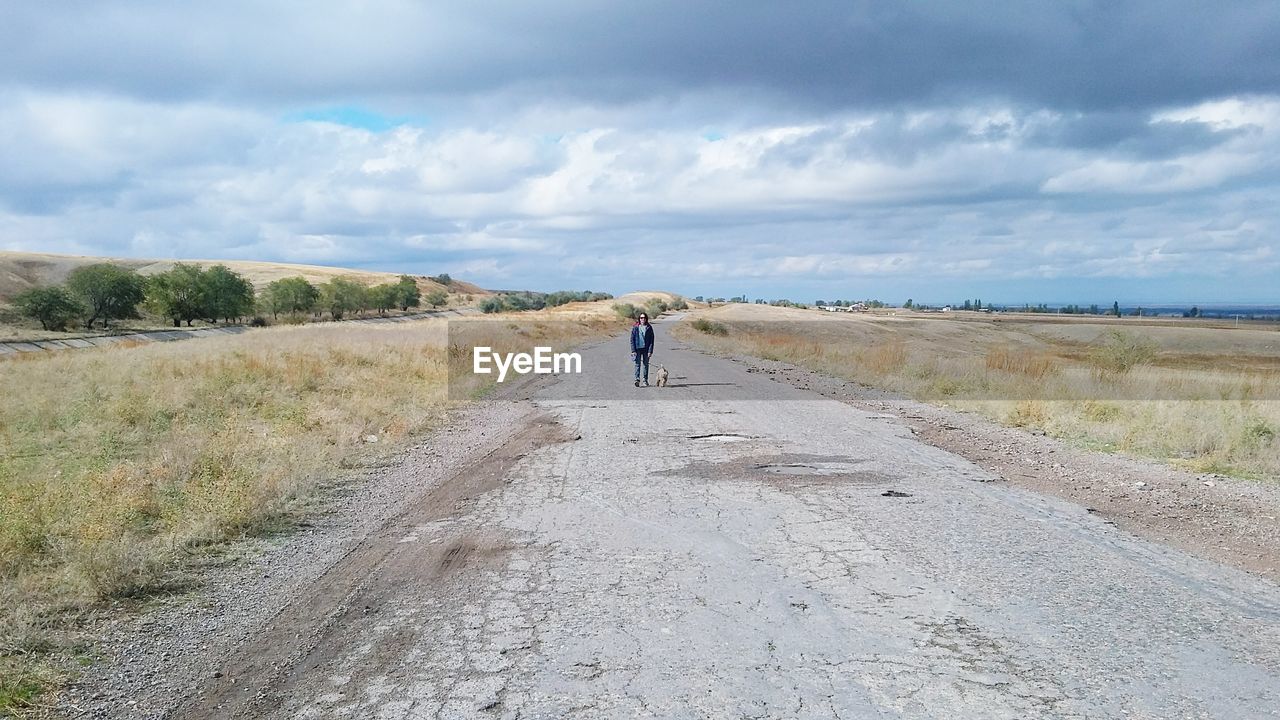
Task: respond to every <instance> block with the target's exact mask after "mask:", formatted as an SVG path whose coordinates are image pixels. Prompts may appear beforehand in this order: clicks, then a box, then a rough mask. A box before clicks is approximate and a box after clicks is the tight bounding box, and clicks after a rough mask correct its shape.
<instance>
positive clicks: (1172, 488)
mask: <svg viewBox="0 0 1280 720" xmlns="http://www.w3.org/2000/svg"><path fill="white" fill-rule="evenodd" d="M732 359H733V360H734V361H735V362H739V363H742V364H745V365H748V366H749V368H751V369H755V371H757V372H763V373H766V374H767V375H769V376H770V377H771V378H773V379H774V380H775V381H777V382H784V383H788V384H791V385H793V386H796V387H802V388H806V389H809V390H811V391H813V392H816V393H819V394H821V395H824V396H826V397H829V398H832V399H836V400H840V401H841V402H845V403H848V404H850V405H853V406H855V407H858V408H860V409H863V410H866V411H869V412H872V413H873V414H875V415H879V416H882V417H887V418H891V419H890V420H889V421H890V422H896V423H900V424H902V425H904V426H906V427H907V428H908V429H909V430H910V432H911V433H912V434H914V435H915V436H917V437H918V438H919V439H921V440H923V441H924V442H927V443H929V444H930V445H933V446H934V447H938V448H941V449H943V450H947V451H949V452H952V453H954V454H956V455H959V456H961V457H963V458H965V459H966V460H969V461H970V462H972V463H974V464H975V465H978V466H979V467H981V468H982V469H984V470H986V471H988V472H990V473H992V474H993V475H995V476H996V477H997V478H998V480H997V481H998V482H1006V483H1009V484H1011V485H1016V486H1019V487H1023V488H1027V489H1030V490H1034V491H1036V492H1040V493H1044V494H1046V495H1052V496H1055V497H1058V498H1061V499H1064V500H1068V501H1070V502H1073V503H1076V504H1079V505H1081V506H1083V508H1084V511H1086V512H1089V513H1092V514H1095V515H1098V516H1100V517H1103V518H1106V519H1107V520H1109V521H1110V522H1112V523H1114V524H1115V525H1116V526H1118V527H1120V528H1122V529H1125V530H1128V531H1129V532H1132V533H1134V534H1135V535H1139V536H1142V537H1145V538H1147V539H1150V540H1154V541H1157V542H1161V543H1165V544H1168V545H1171V546H1174V547H1178V548H1181V549H1182V550H1185V551H1187V552H1190V553H1192V554H1194V555H1198V556H1200V557H1204V558H1208V559H1211V560H1214V561H1217V562H1220V563H1223V564H1224V565H1230V566H1233V567H1236V568H1239V569H1241V570H1245V571H1247V572H1251V573H1254V574H1257V575H1260V576H1262V577H1266V578H1268V579H1270V580H1272V581H1276V582H1280V484H1277V483H1274V482H1265V481H1264V482H1257V481H1251V480H1243V479H1238V478H1230V477H1223V476H1220V475H1197V474H1195V473H1191V472H1186V471H1182V470H1179V469H1177V468H1172V467H1169V466H1167V465H1162V464H1160V463H1157V462H1154V461H1149V460H1143V459H1139V458H1132V457H1127V456H1122V455H1111V454H1106V453H1100V452H1095V451H1091V450H1087V449H1083V448H1078V447H1074V446H1071V445H1069V444H1067V443H1065V442H1063V441H1060V440H1056V439H1054V438H1050V437H1046V436H1044V435H1035V434H1032V433H1029V432H1026V431H1024V430H1019V429H1017V428H1010V427H1004V426H1001V425H997V424H995V423H993V422H991V421H989V420H986V419H985V418H982V417H979V416H977V415H972V414H969V413H961V412H957V411H954V410H949V409H947V408H942V407H937V406H932V405H927V404H925V403H920V402H916V401H913V400H906V399H902V398H899V397H895V396H893V395H892V394H890V393H886V392H884V391H881V390H876V389H873V388H868V387H865V386H861V385H857V384H855V383H851V382H847V381H844V380H840V379H838V378H832V377H828V376H825V375H820V374H818V373H814V372H810V371H808V370H804V369H801V368H797V367H795V366H792V365H788V364H786V363H781V362H774V361H769V360H760V359H756V358H747V357H735V358H732Z"/></svg>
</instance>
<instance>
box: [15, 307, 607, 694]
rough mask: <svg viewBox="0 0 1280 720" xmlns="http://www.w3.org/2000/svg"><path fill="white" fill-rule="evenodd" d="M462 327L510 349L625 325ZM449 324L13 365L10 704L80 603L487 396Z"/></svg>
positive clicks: (290, 503)
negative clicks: (455, 348) (453, 349)
mask: <svg viewBox="0 0 1280 720" xmlns="http://www.w3.org/2000/svg"><path fill="white" fill-rule="evenodd" d="M449 322H451V323H463V324H469V325H474V326H475V327H473V328H472V330H471V332H469V333H467V335H468V336H469V337H472V338H476V339H483V340H484V342H485V343H486V344H489V345H491V346H493V347H495V348H496V349H498V350H500V351H511V350H528V349H530V347H531V346H532V344H535V341H536V344H542V345H551V346H553V347H564V346H567V345H571V344H574V343H576V342H578V341H581V340H582V339H585V338H587V337H593V336H595V335H597V334H599V333H600V332H601V331H603V330H605V329H611V328H613V327H614V326H616V322H613V323H609V324H603V323H592V322H587V321H581V322H563V321H560V320H557V321H556V322H547V321H546V318H545V316H542V315H540V314H525V315H521V316H518V317H502V316H499V317H486V318H477V319H475V320H471V319H467V320H452V321H449ZM446 327H447V326H446V322H445V321H444V320H426V321H420V322H415V323H403V324H396V325H350V324H325V325H314V326H302V327H280V328H270V329H266V330H259V331H255V332H252V333H247V334H245V335H239V336H233V337H219V338H211V339H205V340H192V341H187V342H183V343H173V344H145V345H140V346H137V347H123V348H122V347H113V348H109V349H101V350H84V351H67V352H62V353H44V354H30V355H19V356H12V357H11V358H10V359H4V360H0V394H2V395H3V397H4V398H5V402H4V403H2V404H0V714H3V711H4V710H5V709H6V707H5V706H6V704H8V705H9V706H10V707H9V708H8V709H9V710H10V711H14V712H16V711H17V710H16V709H15V708H17V707H18V706H20V705H22V704H27V703H29V702H33V701H28V700H25V699H23V698H26V697H27V695H29V694H30V691H31V690H32V688H35V689H39V688H41V687H42V686H44V685H46V684H48V683H49V682H51V680H52V678H53V675H52V674H51V673H50V671H49V669H48V667H46V666H42V665H41V664H40V662H38V659H39V658H40V657H42V656H44V654H45V653H46V651H48V650H49V649H50V648H52V647H55V646H57V645H58V644H59V642H61V640H63V639H64V636H63V635H62V634H61V633H62V629H63V628H64V627H65V623H66V622H67V620H68V618H69V617H71V616H72V615H73V614H74V613H75V612H76V611H78V610H82V609H85V608H91V607H94V606H95V605H97V604H98V603H100V602H101V601H103V600H104V599H110V598H120V597H134V596H142V595H146V594H147V593H150V592H152V591H154V590H156V589H161V588H165V587H166V586H168V585H170V584H172V583H173V582H174V581H175V577H177V576H176V575H175V571H177V570H180V569H181V568H183V567H184V565H185V564H187V563H188V561H189V560H190V559H191V558H193V557H194V556H196V555H198V554H199V553H201V552H205V551H206V549H207V548H208V547H209V546H211V545H215V544H217V543H222V542H225V541H227V540H230V539H235V538H239V537H242V536H245V535H249V534H253V533H257V532H261V531H264V530H267V529H271V528H274V527H279V526H281V525H283V524H287V523H288V522H289V520H291V519H292V518H295V517H298V516H299V514H300V513H301V512H303V511H305V509H306V507H307V503H308V499H309V498H311V497H312V496H313V495H314V492H315V490H316V489H317V487H318V486H320V485H321V484H322V483H325V482H327V481H330V480H332V479H334V478H335V477H337V476H339V475H340V474H341V472H342V470H341V469H342V468H344V467H347V468H349V467H352V466H357V465H360V464H362V463H365V462H368V461H371V460H374V459H376V458H377V457H379V456H383V455H386V454H388V453H390V452H394V451H396V450H398V449H400V448H403V447H404V446H405V445H406V443H408V442H409V441H410V440H411V439H413V438H414V437H415V436H418V435H420V434H421V433H422V432H423V431H425V430H426V429H428V428H430V427H432V426H433V425H435V424H437V423H439V422H441V420H442V418H444V417H445V413H446V411H447V409H448V408H449V407H450V406H452V405H456V404H457V403H458V402H463V401H465V400H466V399H468V398H470V397H473V396H475V395H476V394H478V393H482V392H484V390H485V386H484V381H482V380H467V381H466V383H465V384H463V385H459V384H456V383H455V385H454V387H453V388H452V390H453V392H448V390H449V388H447V387H446V382H447V379H448V369H449V368H448V359H447V356H448V355H449V354H450V351H449V348H448V347H447V342H448V338H449V337H450V336H451V335H453V334H454V333H449V332H447V330H446ZM370 438H373V439H374V441H370Z"/></svg>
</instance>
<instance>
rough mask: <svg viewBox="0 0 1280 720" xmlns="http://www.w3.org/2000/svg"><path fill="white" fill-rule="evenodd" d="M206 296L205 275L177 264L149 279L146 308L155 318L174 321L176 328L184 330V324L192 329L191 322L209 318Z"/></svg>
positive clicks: (196, 269)
mask: <svg viewBox="0 0 1280 720" xmlns="http://www.w3.org/2000/svg"><path fill="white" fill-rule="evenodd" d="M204 294H205V278H204V272H202V271H201V270H200V268H199V267H197V266H195V265H187V264H185V263H177V264H175V265H174V266H173V268H172V269H169V270H166V271H164V272H161V273H156V274H155V275H152V276H151V277H149V278H147V286H146V306H147V308H148V309H149V310H151V312H153V313H155V314H156V315H162V316H164V317H167V318H170V319H172V320H173V326H174V327H181V325H182V323H183V321H186V323H187V326H188V327H190V326H191V321H192V320H195V319H196V318H201V317H208V316H209V313H208V312H207V311H206V308H207V307H208V303H207V301H206V299H205V295H204Z"/></svg>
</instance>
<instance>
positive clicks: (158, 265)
mask: <svg viewBox="0 0 1280 720" xmlns="http://www.w3.org/2000/svg"><path fill="white" fill-rule="evenodd" d="M99 262H112V263H116V264H119V265H123V266H125V267H129V268H133V269H134V270H137V271H138V272H139V273H142V274H143V275H150V274H153V273H158V272H163V271H165V270H168V269H170V268H172V267H173V265H174V263H177V262H185V263H190V264H192V265H201V266H206V267H207V266H209V265H215V264H222V265H226V266H227V267H229V268H231V269H232V270H234V271H236V272H238V273H240V274H241V275H244V276H245V277H246V278H248V279H249V281H250V282H252V283H253V285H254V287H256V288H259V289H261V288H262V287H263V286H265V285H267V284H268V283H270V282H271V281H273V280H279V279H280V278H285V277H294V276H297V275H301V276H302V277H305V278H306V279H307V280H309V281H311V282H313V283H323V282H326V281H328V280H330V279H332V278H335V277H339V276H341V277H348V278H352V279H354V280H356V281H358V282H361V283H364V284H366V285H376V284H379V283H385V282H395V281H396V279H397V278H398V277H399V274H398V273H391V272H375V271H370V270H351V269H348V268H339V267H328V266H323V265H293V264H289V263H274V262H258V261H253V260H181V261H179V260H172V259H167V260H154V259H139V258H107V257H91V256H84V255H54V254H50V253H31V252H14V251H8V250H0V303H7V302H9V300H11V299H12V298H13V297H14V296H15V295H17V294H18V293H21V292H22V291H24V290H28V289H30V288H33V287H38V286H41V285H53V284H57V283H61V282H63V281H64V280H66V279H67V275H68V274H70V272H71V271H72V270H74V269H76V268H77V267H80V266H82V265H89V264H92V263H99ZM414 277H415V278H416V279H417V281H418V287H419V288H421V289H422V291H423V292H424V293H427V292H431V291H433V290H436V289H443V290H446V291H447V292H451V293H459V294H466V295H474V296H476V297H481V296H484V295H490V294H492V293H491V291H489V290H485V289H484V288H482V287H479V286H478V285H473V284H471V283H469V282H465V281H462V280H457V279H455V280H454V281H453V282H452V283H451V284H450V285H449V286H448V287H447V288H446V287H445V286H443V285H441V284H439V283H437V282H435V281H433V280H430V279H429V278H427V277H426V276H424V275H415V276H414Z"/></svg>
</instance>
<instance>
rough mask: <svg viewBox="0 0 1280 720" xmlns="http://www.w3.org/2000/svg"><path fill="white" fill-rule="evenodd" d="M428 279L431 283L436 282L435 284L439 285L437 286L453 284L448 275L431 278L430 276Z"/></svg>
mask: <svg viewBox="0 0 1280 720" xmlns="http://www.w3.org/2000/svg"><path fill="white" fill-rule="evenodd" d="M429 279H430V280H431V281H432V282H436V283H439V284H441V285H452V284H453V278H451V277H449V273H440V274H439V275H433V276H431V277H430V278H429Z"/></svg>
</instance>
